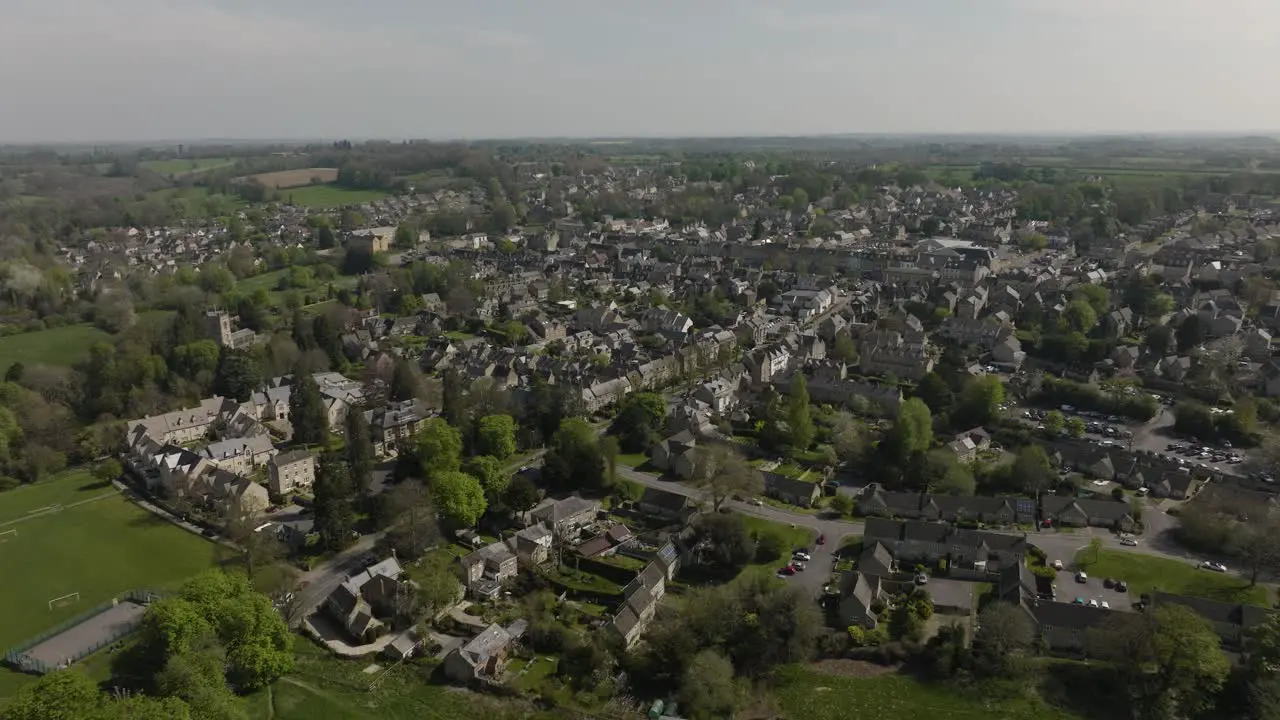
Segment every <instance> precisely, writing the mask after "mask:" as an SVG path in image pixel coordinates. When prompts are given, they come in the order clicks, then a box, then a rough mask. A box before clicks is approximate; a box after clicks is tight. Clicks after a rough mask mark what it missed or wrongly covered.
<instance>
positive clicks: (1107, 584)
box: [1102, 578, 1116, 588]
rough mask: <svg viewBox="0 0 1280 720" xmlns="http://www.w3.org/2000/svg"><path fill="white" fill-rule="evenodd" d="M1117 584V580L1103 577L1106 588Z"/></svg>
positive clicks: (1103, 585)
mask: <svg viewBox="0 0 1280 720" xmlns="http://www.w3.org/2000/svg"><path fill="white" fill-rule="evenodd" d="M1115 585H1116V581H1115V580H1112V579H1111V578H1103V580H1102V587H1104V588H1112V587H1115Z"/></svg>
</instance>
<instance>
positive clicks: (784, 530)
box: [739, 515, 818, 577]
mask: <svg viewBox="0 0 1280 720" xmlns="http://www.w3.org/2000/svg"><path fill="white" fill-rule="evenodd" d="M742 520H743V522H745V523H746V526H747V530H749V531H750V532H751V534H752V535H761V534H769V535H777V536H779V537H781V538H782V555H781V556H779V557H777V558H773V559H771V560H768V561H765V562H752V563H750V564H749V565H747V567H746V568H744V569H743V571H742V574H743V575H746V574H747V573H758V574H761V575H769V576H772V575H773V574H774V571H775V570H777V568H779V567H781V566H782V565H786V564H787V562H788V561H789V560H788V559H789V558H790V557H791V551H792V550H795V549H797V548H802V547H807V548H812V547H813V541H814V540H816V539H817V537H818V534H817V532H815V531H814V530H812V529H811V528H807V527H802V526H796V527H791V526H789V525H786V524H783V523H776V522H773V521H771V520H765V519H763V518H758V517H751V516H749V515H743V516H742ZM739 577H741V575H740V576H739Z"/></svg>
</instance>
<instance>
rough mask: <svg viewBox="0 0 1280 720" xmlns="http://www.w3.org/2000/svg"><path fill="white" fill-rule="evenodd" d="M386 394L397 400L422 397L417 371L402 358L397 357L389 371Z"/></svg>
mask: <svg viewBox="0 0 1280 720" xmlns="http://www.w3.org/2000/svg"><path fill="white" fill-rule="evenodd" d="M387 392H388V395H389V396H390V398H391V399H392V400H395V401H397V402H399V401H402V400H412V399H414V398H416V397H422V382H421V380H419V378H418V373H417V371H415V370H414V369H413V367H412V366H410V365H409V361H407V360H405V359H404V358H397V359H396V361H395V367H394V369H393V370H392V372H391V387H390V388H389V389H388V391H387Z"/></svg>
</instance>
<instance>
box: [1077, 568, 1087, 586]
mask: <svg viewBox="0 0 1280 720" xmlns="http://www.w3.org/2000/svg"><path fill="white" fill-rule="evenodd" d="M1076 582H1078V583H1086V582H1089V573H1087V572H1085V571H1083V570H1081V571H1080V572H1078V573H1076Z"/></svg>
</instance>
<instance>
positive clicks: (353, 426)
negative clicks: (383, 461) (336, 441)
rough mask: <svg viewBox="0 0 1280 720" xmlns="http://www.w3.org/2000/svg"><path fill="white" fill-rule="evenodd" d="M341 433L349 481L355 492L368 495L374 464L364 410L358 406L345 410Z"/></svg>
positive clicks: (371, 440)
mask: <svg viewBox="0 0 1280 720" xmlns="http://www.w3.org/2000/svg"><path fill="white" fill-rule="evenodd" d="M343 434H344V435H345V438H346V447H345V448H344V453H345V454H346V457H347V465H348V466H349V467H350V468H351V470H350V472H351V481H352V483H353V484H354V485H355V488H356V492H358V493H359V494H360V495H362V496H368V494H369V481H370V480H371V479H372V476H373V465H374V452H373V437H372V435H371V434H370V433H369V421H368V420H365V418H364V412H363V411H361V409H360V408H359V407H352V408H350V409H348V410H347V417H346V420H345V421H344V422H343Z"/></svg>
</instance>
